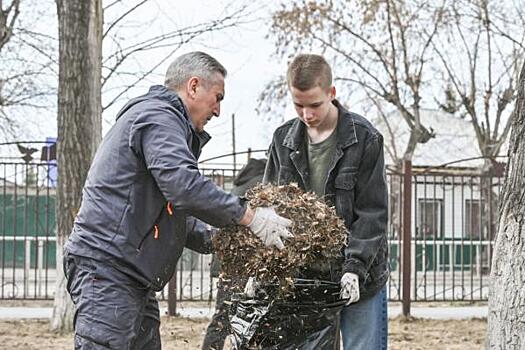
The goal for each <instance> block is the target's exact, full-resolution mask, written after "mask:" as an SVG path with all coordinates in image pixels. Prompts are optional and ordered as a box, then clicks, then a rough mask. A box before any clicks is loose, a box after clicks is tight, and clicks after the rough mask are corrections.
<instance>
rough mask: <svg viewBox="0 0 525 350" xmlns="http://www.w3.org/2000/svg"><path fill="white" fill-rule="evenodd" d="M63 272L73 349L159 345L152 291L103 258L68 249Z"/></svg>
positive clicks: (130, 349) (131, 348) (132, 348)
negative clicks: (71, 316)
mask: <svg viewBox="0 0 525 350" xmlns="http://www.w3.org/2000/svg"><path fill="white" fill-rule="evenodd" d="M64 273H65V275H66V278H67V291H68V292H69V294H70V295H71V299H72V300H73V303H74V304H75V318H74V326H75V338H74V342H75V349H82V350H91V349H105V350H107V349H119V350H121V349H122V350H125V349H127V350H139V349H148V350H150V349H151V350H157V349H160V348H161V342H160V332H159V326H160V318H159V308H158V303H157V300H156V298H155V292H154V291H152V290H150V289H144V288H141V287H140V285H138V284H137V283H136V282H135V281H134V280H132V279H131V278H130V277H129V276H127V275H125V274H123V273H122V272H120V271H119V270H117V269H116V268H114V267H113V266H111V265H110V264H108V263H106V262H101V261H97V260H93V259H89V258H84V257H79V256H75V255H71V254H67V253H65V254H64Z"/></svg>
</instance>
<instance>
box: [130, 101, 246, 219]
mask: <svg viewBox="0 0 525 350" xmlns="http://www.w3.org/2000/svg"><path fill="white" fill-rule="evenodd" d="M167 109H168V108H167V107H164V108H161V107H153V108H149V109H147V111H145V112H143V113H142V115H140V116H139V117H138V118H137V119H136V120H135V122H134V124H133V125H132V127H131V130H130V139H129V144H130V147H131V148H132V149H133V151H134V152H135V154H137V156H139V157H142V158H143V159H144V162H145V166H146V168H147V169H148V171H149V172H150V173H151V175H152V176H153V178H154V179H155V181H156V183H157V186H158V187H159V189H160V191H161V192H162V194H163V195H164V197H165V198H166V200H168V201H170V202H171V203H172V204H173V208H174V210H182V211H185V212H186V213H188V214H189V215H192V216H194V217H197V218H199V219H201V220H203V221H205V222H207V223H209V224H211V225H213V226H216V227H224V226H226V225H229V224H236V223H238V222H239V221H240V219H241V218H242V216H243V215H244V212H245V211H246V207H245V206H244V204H243V201H242V200H241V199H239V197H237V196H234V195H232V194H229V193H227V192H225V191H223V190H222V189H221V188H220V187H218V186H216V185H215V184H214V183H213V182H212V181H211V180H210V179H208V178H207V177H205V176H203V175H201V173H200V172H199V169H198V167H197V159H196V158H195V156H194V155H193V153H192V151H191V149H190V145H189V142H190V139H191V129H190V126H189V125H188V122H187V121H186V120H184V117H183V116H182V115H181V114H180V113H179V112H178V111H175V110H174V109H171V110H167Z"/></svg>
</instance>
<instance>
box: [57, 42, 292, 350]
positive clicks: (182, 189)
mask: <svg viewBox="0 0 525 350" xmlns="http://www.w3.org/2000/svg"><path fill="white" fill-rule="evenodd" d="M225 76H226V69H225V68H224V67H223V66H222V65H221V64H220V63H219V62H218V61H217V60H215V59H214V58H213V57H211V56H209V55H207V54H205V53H203V52H190V53H188V54H185V55H182V56H180V57H178V58H177V59H175V61H174V62H173V63H172V64H171V65H170V67H169V68H168V71H167V73H166V80H165V86H153V87H152V88H151V89H150V90H149V92H148V93H147V94H145V95H143V96H140V97H137V98H135V99H132V100H131V101H129V102H128V103H127V104H126V105H125V106H124V108H123V109H122V110H121V111H120V112H119V114H118V115H117V120H116V122H115V124H114V125H113V127H112V128H111V130H110V131H109V132H108V133H107V135H106V136H105V137H104V140H103V141H102V143H101V145H100V147H99V149H98V150H97V153H96V155H95V158H94V160H93V163H92V164H91V168H90V170H89V173H88V176H87V179H86V183H85V185H84V189H83V197H82V203H81V207H80V210H79V213H78V215H77V217H76V219H75V223H74V227H73V231H72V233H71V235H70V237H69V240H68V242H67V243H66V245H65V248H64V272H65V274H66V277H67V280H68V281H67V290H68V292H69V294H70V295H71V298H72V299H73V302H74V304H75V338H74V341H75V349H153V350H154V349H160V346H161V343H160V336H159V310H158V304H157V301H156V299H155V291H160V290H162V288H163V287H164V286H165V285H166V283H167V282H168V281H169V280H170V278H171V276H172V275H173V273H174V271H175V267H176V265H177V260H178V259H179V257H180V255H181V252H182V250H183V248H184V247H185V246H186V247H189V248H191V249H194V250H197V251H201V252H204V251H206V252H208V251H209V249H210V246H211V244H210V237H209V234H210V232H209V231H208V230H207V225H205V224H204V223H203V222H201V221H199V220H197V219H201V220H203V221H205V222H207V223H209V224H210V225H213V226H215V227H223V226H226V225H229V224H241V225H246V226H248V227H249V228H250V229H251V231H252V232H253V233H254V234H256V235H257V236H258V237H259V238H260V239H262V240H263V242H264V243H265V244H266V245H267V246H276V247H278V248H282V246H283V242H282V240H281V239H283V238H287V237H288V236H289V233H288V230H287V227H288V226H289V225H290V221H289V220H287V219H285V218H282V217H280V216H279V215H277V214H276V213H275V211H274V210H273V209H271V208H256V209H255V210H254V209H251V208H249V207H246V205H245V203H244V202H243V201H242V200H241V199H239V198H238V197H236V196H234V195H232V194H229V193H226V192H224V191H223V190H222V189H220V188H219V187H217V186H216V185H215V184H213V182H212V181H211V180H210V179H207V178H205V177H204V176H202V175H201V174H200V173H199V169H198V167H197V158H198V157H199V154H200V151H201V148H202V146H204V144H205V143H206V142H207V141H208V140H209V139H210V136H209V135H208V134H207V133H206V132H204V126H205V125H206V123H207V122H208V121H209V120H210V119H211V118H212V117H213V116H219V113H220V103H221V100H222V99H223V97H224V78H225ZM196 218H197V219H196Z"/></svg>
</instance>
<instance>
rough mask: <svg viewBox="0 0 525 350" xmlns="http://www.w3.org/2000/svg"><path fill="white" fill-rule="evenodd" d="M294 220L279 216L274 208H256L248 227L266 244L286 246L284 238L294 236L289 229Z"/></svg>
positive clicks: (278, 246) (281, 247) (280, 247)
mask: <svg viewBox="0 0 525 350" xmlns="http://www.w3.org/2000/svg"><path fill="white" fill-rule="evenodd" d="M291 224H292V222H291V221H290V220H288V219H286V218H283V217H282V216H279V215H278V214H277V213H276V212H275V210H274V209H273V208H269V207H268V208H263V207H259V208H255V213H254V215H253V220H252V222H251V223H249V224H248V228H249V229H250V230H251V231H252V232H253V233H254V234H255V235H256V236H257V237H259V238H260V239H261V241H262V242H263V243H264V245H265V246H267V247H269V246H273V245H274V246H276V247H277V248H279V249H283V248H284V244H283V241H282V239H285V238H290V237H293V235H292V234H291V233H290V231H288V227H290V225H291Z"/></svg>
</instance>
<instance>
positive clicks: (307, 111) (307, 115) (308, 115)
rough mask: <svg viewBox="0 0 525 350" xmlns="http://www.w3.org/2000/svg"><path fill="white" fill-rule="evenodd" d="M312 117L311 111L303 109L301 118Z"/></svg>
mask: <svg viewBox="0 0 525 350" xmlns="http://www.w3.org/2000/svg"><path fill="white" fill-rule="evenodd" d="M311 116H312V110H311V109H310V108H303V118H308V117H311Z"/></svg>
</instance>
